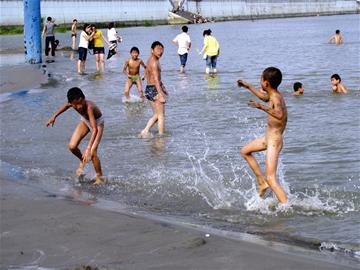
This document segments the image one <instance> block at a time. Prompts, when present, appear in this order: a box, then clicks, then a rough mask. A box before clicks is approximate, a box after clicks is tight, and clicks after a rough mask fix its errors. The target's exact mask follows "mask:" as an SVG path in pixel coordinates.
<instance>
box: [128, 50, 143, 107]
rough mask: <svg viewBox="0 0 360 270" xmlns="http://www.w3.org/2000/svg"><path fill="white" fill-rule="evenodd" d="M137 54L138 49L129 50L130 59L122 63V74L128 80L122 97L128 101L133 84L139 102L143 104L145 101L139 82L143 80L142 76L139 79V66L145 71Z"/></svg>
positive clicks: (138, 52)
mask: <svg viewBox="0 0 360 270" xmlns="http://www.w3.org/2000/svg"><path fill="white" fill-rule="evenodd" d="M139 54H140V51H139V49H138V48H137V47H132V48H131V50H130V58H129V59H127V60H126V61H125V63H124V67H123V72H124V73H125V75H126V76H127V78H128V79H127V80H126V83H125V90H124V95H125V98H126V100H127V101H128V100H129V99H130V94H129V92H130V89H131V87H132V85H133V84H136V87H137V89H138V92H139V97H140V100H141V101H142V102H143V101H144V99H145V96H144V93H143V90H142V84H141V80H143V79H144V76H143V77H140V66H143V68H144V69H146V65H145V64H144V62H143V60H141V59H140V58H139Z"/></svg>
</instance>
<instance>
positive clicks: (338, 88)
mask: <svg viewBox="0 0 360 270" xmlns="http://www.w3.org/2000/svg"><path fill="white" fill-rule="evenodd" d="M331 88H332V90H333V94H347V92H348V90H347V88H346V86H345V85H343V84H342V83H341V78H340V76H339V74H333V75H331Z"/></svg>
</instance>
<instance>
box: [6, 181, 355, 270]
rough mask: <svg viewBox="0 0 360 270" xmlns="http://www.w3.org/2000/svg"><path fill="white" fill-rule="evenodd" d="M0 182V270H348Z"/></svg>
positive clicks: (264, 247)
mask: <svg viewBox="0 0 360 270" xmlns="http://www.w3.org/2000/svg"><path fill="white" fill-rule="evenodd" d="M1 178H2V179H1V180H0V184H1V187H2V188H1V250H0V253H1V267H0V268H2V269H9V268H11V269H18V268H19V269H25V268H26V269H29V268H27V267H36V268H37V267H44V268H55V269H78V267H82V266H85V265H87V266H91V267H98V268H99V269H164V270H165V269H166V270H168V269H204V270H205V269H206V270H209V269H216V270H218V269H223V270H225V269H247V270H248V269H299V270H300V269H301V270H303V269H324V270H325V269H326V270H331V269H351V268H349V267H345V266H342V265H335V264H331V263H328V262H325V261H322V260H319V259H318V258H312V257H311V256H304V254H301V253H299V254H295V253H289V252H286V251H284V252H281V251H278V250H275V249H273V248H272V247H270V246H264V245H259V244H256V243H251V242H246V241H238V240H232V239H227V238H223V237H219V236H215V235H211V236H210V237H206V236H205V234H204V232H201V231H197V230H195V229H194V230H192V229H190V228H184V227H180V226H176V225H171V224H167V223H164V222H159V221H154V220H149V219H145V218H143V217H139V216H134V215H130V214H123V213H118V212H113V211H108V210H103V209H98V208H96V207H93V206H90V205H88V204H87V203H86V202H79V201H74V200H69V199H65V198H59V197H57V196H56V195H53V194H49V193H47V192H46V191H40V190H39V189H38V188H35V187H31V186H27V185H24V184H22V183H20V182H14V181H9V180H4V179H3V177H1ZM293 252H296V249H295V248H294V251H293ZM323 259H325V257H324V258H323ZM31 269H35V268H31Z"/></svg>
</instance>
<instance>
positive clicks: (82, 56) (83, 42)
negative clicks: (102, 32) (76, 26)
mask: <svg viewBox="0 0 360 270" xmlns="http://www.w3.org/2000/svg"><path fill="white" fill-rule="evenodd" d="M90 33H91V27H90V24H88V23H85V24H84V27H83V31H81V34H80V42H79V49H78V50H79V61H78V64H77V71H78V73H79V74H80V75H81V74H84V72H85V62H86V56H87V50H88V46H89V41H91V40H92V39H93V37H94V35H95V32H92V33H91V34H90Z"/></svg>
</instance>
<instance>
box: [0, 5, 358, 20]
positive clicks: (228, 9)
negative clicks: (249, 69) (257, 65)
mask: <svg viewBox="0 0 360 270" xmlns="http://www.w3.org/2000/svg"><path fill="white" fill-rule="evenodd" d="M359 3H360V1H356V0H200V1H199V0H198V1H195V0H187V1H185V4H184V8H185V10H188V11H191V12H194V13H196V12H200V14H202V15H203V16H205V17H210V18H213V19H215V20H226V19H242V18H244V19H246V18H269V17H291V16H306V15H318V14H319V15H325V14H346V13H356V12H358V10H359ZM171 9H172V7H171V5H170V2H169V1H168V0H102V1H100V0H86V1H85V0H41V16H42V17H43V18H46V17H48V16H50V17H53V18H55V19H56V22H57V23H71V22H72V20H73V19H74V18H76V19H78V21H79V22H95V23H96V22H110V21H115V22H125V23H126V22H132V24H134V23H135V24H136V22H144V21H149V22H159V21H162V22H166V20H167V18H168V11H169V10H171ZM0 12H1V14H0V25H23V23H24V15H23V1H22V0H0Z"/></svg>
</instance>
